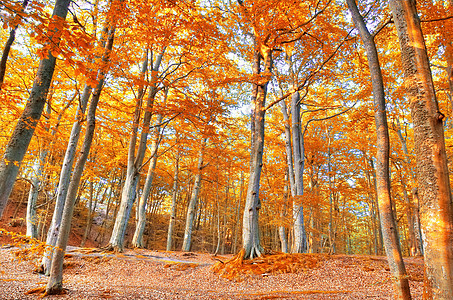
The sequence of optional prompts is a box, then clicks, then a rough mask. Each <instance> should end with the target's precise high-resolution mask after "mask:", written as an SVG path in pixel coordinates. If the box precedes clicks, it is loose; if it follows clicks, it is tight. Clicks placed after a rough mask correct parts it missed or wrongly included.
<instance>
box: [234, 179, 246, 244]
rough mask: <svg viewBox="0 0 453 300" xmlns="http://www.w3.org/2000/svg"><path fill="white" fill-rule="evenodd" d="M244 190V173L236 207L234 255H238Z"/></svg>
mask: <svg viewBox="0 0 453 300" xmlns="http://www.w3.org/2000/svg"><path fill="white" fill-rule="evenodd" d="M243 190H244V173H243V172H241V179H240V183H239V197H238V200H237V207H236V221H235V225H234V239H233V250H232V252H233V253H236V251H237V245H238V239H239V233H240V232H241V228H240V226H241V222H240V218H241V202H242V194H243Z"/></svg>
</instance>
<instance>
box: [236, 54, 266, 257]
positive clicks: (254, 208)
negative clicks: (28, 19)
mask: <svg viewBox="0 0 453 300" xmlns="http://www.w3.org/2000/svg"><path fill="white" fill-rule="evenodd" d="M261 47H262V49H261V50H263V51H262V52H263V55H264V57H263V59H264V63H265V68H264V69H265V71H266V73H268V74H270V72H271V71H272V50H271V49H269V48H267V49H265V47H264V46H261ZM260 62H261V58H260V51H259V49H255V53H254V65H253V73H254V74H255V75H258V74H259V73H260V65H261V63H260ZM268 82H269V79H266V80H264V82H260V83H257V84H255V87H254V89H256V96H254V97H253V99H252V105H253V112H252V142H251V151H250V177H249V184H248V188H247V196H246V200H245V207H244V215H243V219H242V248H243V250H244V251H245V253H244V258H254V257H258V256H261V254H262V252H263V247H262V246H261V243H260V234H259V222H258V217H259V210H260V208H261V202H260V199H259V190H260V178H261V169H262V167H263V149H264V115H265V106H264V104H265V101H266V94H267V84H268Z"/></svg>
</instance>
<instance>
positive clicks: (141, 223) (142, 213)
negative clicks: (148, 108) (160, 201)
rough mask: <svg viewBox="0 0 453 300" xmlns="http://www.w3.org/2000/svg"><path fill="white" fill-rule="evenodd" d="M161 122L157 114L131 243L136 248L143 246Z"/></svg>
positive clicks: (160, 117)
mask: <svg viewBox="0 0 453 300" xmlns="http://www.w3.org/2000/svg"><path fill="white" fill-rule="evenodd" d="M161 123H162V115H160V114H159V115H157V118H156V125H155V132H154V140H153V142H152V145H151V160H150V162H149V167H148V174H147V176H146V180H145V185H144V186H143V193H142V195H141V197H140V201H139V203H138V206H137V214H138V218H137V226H136V228H135V233H134V237H133V239H132V245H133V246H134V247H137V248H141V247H144V243H143V233H144V232H145V225H146V204H147V203H148V198H149V194H150V192H151V187H152V185H153V179H154V173H155V171H156V164H157V150H158V148H159V140H160V137H161V132H160V124H161Z"/></svg>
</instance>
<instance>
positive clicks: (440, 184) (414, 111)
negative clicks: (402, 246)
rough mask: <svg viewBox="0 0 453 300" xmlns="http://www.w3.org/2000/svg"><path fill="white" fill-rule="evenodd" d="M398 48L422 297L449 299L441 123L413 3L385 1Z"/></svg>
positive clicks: (451, 207)
mask: <svg viewBox="0 0 453 300" xmlns="http://www.w3.org/2000/svg"><path fill="white" fill-rule="evenodd" d="M390 7H391V10H392V14H393V20H394V22H395V26H396V29H397V32H398V37H399V40H400V46H401V58H402V64H403V69H404V76H405V86H406V88H407V92H408V96H409V101H410V107H411V116H412V121H413V124H414V125H413V126H414V137H415V138H414V141H415V155H416V161H417V179H418V185H419V186H418V194H419V198H420V221H421V225H422V231H423V234H424V237H425V239H424V245H425V247H424V257H425V285H424V287H425V291H424V293H425V295H426V296H427V297H428V298H432V299H453V247H452V245H453V203H452V197H451V190H450V181H449V175H448V165H447V156H446V151H445V138H444V128H443V119H444V115H443V114H442V113H441V112H440V111H439V105H438V102H437V98H436V94H435V89H434V84H433V81H432V75H431V70H430V67H429V59H428V55H427V51H426V46H425V41H424V38H423V33H422V30H421V26H420V19H419V17H418V13H417V8H416V3H415V1H414V0H400V1H395V0H391V1H390Z"/></svg>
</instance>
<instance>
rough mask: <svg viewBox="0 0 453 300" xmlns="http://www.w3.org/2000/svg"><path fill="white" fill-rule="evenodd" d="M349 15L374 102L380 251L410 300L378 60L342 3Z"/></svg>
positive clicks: (357, 18)
mask: <svg viewBox="0 0 453 300" xmlns="http://www.w3.org/2000/svg"><path fill="white" fill-rule="evenodd" d="M346 1H347V4H348V7H349V11H350V12H351V14H352V19H353V21H354V24H355V27H356V28H357V29H358V30H359V33H360V36H361V38H362V41H363V44H364V46H365V50H366V53H367V59H368V66H369V69H370V75H371V83H372V87H373V98H374V119H375V123H376V138H377V142H376V143H377V154H376V160H377V163H376V182H377V190H376V191H377V198H378V205H379V213H380V216H381V218H380V219H381V228H382V234H383V238H384V247H385V251H386V253H387V258H388V262H389V266H390V271H391V273H392V276H393V280H394V283H395V293H396V295H397V298H398V299H411V294H410V287H409V280H408V277H407V273H406V268H405V266H404V262H403V257H402V255H401V249H400V244H399V239H398V231H397V228H398V227H397V226H396V222H395V219H394V216H393V211H392V199H391V193H390V173H389V168H390V166H389V152H390V141H389V133H388V125H387V114H386V108H385V93H384V83H383V79H382V72H381V67H380V64H379V57H378V53H377V50H376V44H375V43H374V39H373V37H372V36H371V34H370V33H369V31H368V29H367V27H366V25H365V22H364V21H363V17H362V15H361V14H360V12H359V10H358V8H357V5H356V3H355V0H346Z"/></svg>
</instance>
